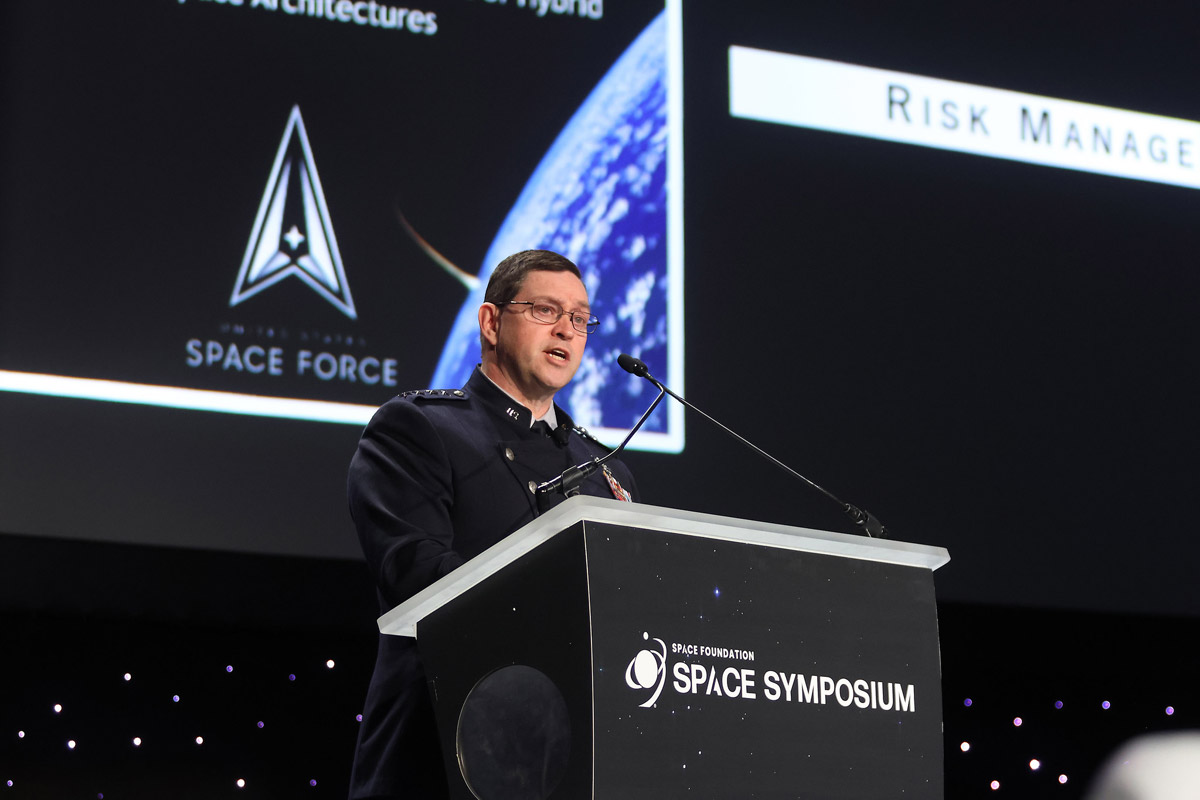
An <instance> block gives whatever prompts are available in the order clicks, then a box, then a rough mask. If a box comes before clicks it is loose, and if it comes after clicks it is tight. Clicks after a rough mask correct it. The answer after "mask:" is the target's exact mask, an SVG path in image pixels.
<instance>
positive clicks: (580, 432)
mask: <svg viewBox="0 0 1200 800" xmlns="http://www.w3.org/2000/svg"><path fill="white" fill-rule="evenodd" d="M571 430H573V431H574V432H575V435H576V436H578V437H579V438H580V439H587V440H588V441H589V442H594V443H595V444H598V445H600V446H601V447H603V448H604V449H605V450H608V451H610V452H611V451H612V448H611V447H609V446H608V445H606V444H605V443H604V442H602V441H600V440H599V439H597V438H596V437H595V436H592V435H591V434H590V433H588V429H587V428H584V427H582V426H580V425H574V426H572V428H571Z"/></svg>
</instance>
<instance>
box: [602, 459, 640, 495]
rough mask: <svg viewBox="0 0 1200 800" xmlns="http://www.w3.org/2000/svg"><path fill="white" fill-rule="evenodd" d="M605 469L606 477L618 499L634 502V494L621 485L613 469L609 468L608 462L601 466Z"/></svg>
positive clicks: (609, 486)
mask: <svg viewBox="0 0 1200 800" xmlns="http://www.w3.org/2000/svg"><path fill="white" fill-rule="evenodd" d="M601 469H602V470H604V479H605V480H606V481H608V488H610V489H612V493H613V497H615V498H617V499H618V500H624V501H625V502H626V503H632V502H633V496H632V495H630V494H629V492H628V491H627V490H626V489H625V487H624V486H622V485H621V482H620V481H618V480H617V478H616V476H615V475H613V474H612V470H611V469H609V468H608V464H605V465H604V466H603V467H601Z"/></svg>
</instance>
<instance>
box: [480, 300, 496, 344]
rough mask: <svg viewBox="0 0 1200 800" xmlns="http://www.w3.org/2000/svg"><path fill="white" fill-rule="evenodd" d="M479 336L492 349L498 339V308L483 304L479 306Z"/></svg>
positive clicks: (490, 304)
mask: <svg viewBox="0 0 1200 800" xmlns="http://www.w3.org/2000/svg"><path fill="white" fill-rule="evenodd" d="M478 317H479V335H480V336H481V337H483V340H484V341H485V342H487V343H488V344H490V345H491V346H492V347H495V346H496V342H497V341H498V340H499V339H500V306H497V305H493V304H492V303H483V304H482V305H480V306H479V314H478Z"/></svg>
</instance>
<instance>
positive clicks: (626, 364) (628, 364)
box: [617, 353, 887, 539]
mask: <svg viewBox="0 0 1200 800" xmlns="http://www.w3.org/2000/svg"><path fill="white" fill-rule="evenodd" d="M617 363H618V364H619V365H620V366H621V369H623V370H625V371H626V372H628V373H630V374H631V375H636V376H638V377H639V378H645V379H646V380H648V381H650V383H652V384H654V385H655V386H656V387H658V390H659V399H661V398H662V395H663V393H666V394H669V395H671V397H673V398H675V399H676V400H678V401H679V402H680V403H683V405H684V406H685V407H687V408H690V409H691V410H692V411H695V412H696V413H697V414H699V415H700V416H702V417H704V418H705V419H706V420H708V421H709V422H711V423H713V424H714V425H716V426H717V427H718V428H720V429H721V430H723V431H725V432H726V433H728V434H729V435H730V436H732V437H733V438H735V439H737V440H738V441H739V442H741V443H742V444H744V445H746V446H747V447H749V448H750V449H751V450H753V451H754V452H756V453H758V454H759V455H760V456H762V457H763V458H765V459H767V460H768V461H770V462H771V463H772V464H774V465H775V466H777V467H779V468H781V469H783V470H784V471H785V472H787V473H789V474H791V475H792V476H794V477H797V478H799V479H800V480H802V481H804V482H805V483H807V484H808V485H809V486H811V487H812V488H814V489H816V490H817V491H818V492H820V493H821V494H823V495H825V496H826V497H828V498H829V499H830V500H832V501H833V502H835V503H837V504H838V506H839V507H840V508H841V509H842V511H844V512H845V513H846V514H847V515H848V516H849V517H850V519H851V520H853V521H854V524H855V525H857V526H858V527H859V528H860V529H861V530H862V532H863V533H864V534H866V535H867V536H870V537H873V538H876V539H886V538H887V528H886V527H885V526H884V524H883V523H882V522H880V521H879V520H878V519H876V518H875V517H874V515H872V514H871V512H869V511H864V510H862V509H861V508H858V507H857V506H853V505H851V504H850V503H846V502H843V501H841V500H839V499H838V498H837V497H835V496H834V495H833V494H832V493H831V492H829V491H828V490H827V489H825V488H824V487H822V486H819V485H817V484H816V483H813V482H812V481H810V480H809V479H808V478H806V477H804V476H803V475H801V474H800V473H799V472H797V471H796V470H794V469H792V468H791V467H789V466H788V465H787V464H785V463H783V462H782V461H780V460H779V459H778V458H776V457H775V456H773V455H771V454H770V453H768V452H767V451H766V450H763V449H762V448H761V447H759V446H758V445H756V444H755V443H754V442H752V441H750V440H749V439H747V438H746V437H744V436H741V435H740V434H738V433H737V432H735V431H733V430H731V429H730V428H729V427H727V426H726V425H724V424H722V423H720V422H718V421H717V420H715V419H713V418H712V417H710V416H709V415H708V414H705V413H704V412H703V411H701V410H700V409H699V408H696V406H694V405H692V404H691V403H689V402H688V401H687V400H685V399H684V398H682V397H680V396H679V395H677V394H675V392H672V391H671V390H670V389H668V388H667V387H666V386H663V385H662V384H661V383H659V382H658V380H657V379H655V377H654V376H653V375H651V374H650V369H649V367H647V366H646V364H645V363H644V362H643V361H642V360H641V359H640V358H634V357H633V356H631V355H629V354H627V353H622V354H621V355H620V356H619V357H618V358H617ZM657 404H658V401H657V400H656V401H655V405H657ZM650 408H651V410H653V409H654V406H651V407H650ZM646 413H647V414H649V413H650V412H649V411H647V412H646ZM638 424H639V425H641V423H640V422H639V423H638ZM634 430H637V429H636V428H635V429H634ZM632 435H633V434H632V433H631V434H630V436H632ZM625 441H626V442H627V441H629V440H628V439H626V440H625ZM621 446H622V447H624V446H625V445H624V443H622V444H621Z"/></svg>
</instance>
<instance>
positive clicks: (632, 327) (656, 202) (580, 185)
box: [431, 13, 669, 446]
mask: <svg viewBox="0 0 1200 800" xmlns="http://www.w3.org/2000/svg"><path fill="white" fill-rule="evenodd" d="M666 173H667V23H666V14H665V13H663V14H660V15H659V16H658V17H657V18H656V19H655V20H654V21H653V22H651V23H650V25H648V26H647V27H646V29H645V30H644V31H642V33H641V34H640V35H639V36H638V38H637V39H636V40H635V41H634V42H633V44H631V45H630V46H629V47H628V49H626V51H625V52H624V53H623V54H622V55H621V57H620V58H619V59H618V60H617V61H616V62H615V63H614V64H613V66H612V68H611V69H609V71H608V73H607V74H606V75H605V76H604V78H603V79H602V80H601V81H600V83H599V84H597V85H596V87H595V89H593V90H592V92H591V94H590V95H588V97H587V99H586V100H585V101H584V102H583V104H582V105H581V106H580V107H579V109H578V110H577V111H576V112H575V114H574V116H572V117H571V119H570V121H569V122H568V123H567V125H566V126H565V127H564V128H563V130H562V132H561V133H560V134H559V135H558V137H557V138H556V139H555V141H554V144H553V145H552V146H551V147H550V149H549V151H547V153H546V155H545V156H544V157H543V159H542V161H541V163H540V164H539V165H538V168H537V169H536V170H535V171H534V174H533V176H532V177H531V178H530V179H529V181H528V183H526V184H525V188H524V189H523V190H522V192H521V195H520V196H519V197H518V198H517V201H516V203H515V204H514V205H513V207H512V210H511V211H509V213H508V216H507V217H506V218H505V220H504V223H503V225H502V226H501V227H500V231H499V233H497V235H496V238H495V239H494V240H493V241H492V244H491V246H490V247H489V249H488V252H487V256H486V257H485V258H484V262H483V266H482V268H481V270H480V272H479V280H480V285H479V287H478V288H476V289H475V290H473V291H472V292H471V294H470V295H469V296H468V297H467V299H466V301H465V302H464V303H463V306H462V309H461V310H460V311H459V313H458V316H457V317H456V319H455V322H454V326H453V328H452V329H451V331H450V334H449V336H448V337H447V339H446V344H445V347H444V348H443V350H442V355H441V359H440V360H439V362H438V366H437V370H436V372H435V373H434V376H433V382H432V384H431V385H433V386H439V387H453V386H461V385H463V384H464V383H466V381H467V378H468V377H470V374H471V371H472V370H473V369H474V367H475V365H476V364H477V363H478V362H479V327H478V323H477V321H476V310H477V309H478V308H479V304H480V303H482V302H483V295H484V290H485V288H486V286H487V280H488V277H489V276H490V275H491V271H492V269H493V268H494V267H495V265H496V264H498V263H499V262H500V261H501V260H503V259H504V258H505V257H506V256H508V255H511V254H512V253H515V252H518V251H520V250H530V249H544V250H553V251H555V252H558V253H562V254H563V255H565V256H566V257H567V258H569V259H571V260H572V261H574V262H575V263H576V264H577V265H579V269H580V271H581V272H582V273H583V280H584V284H585V285H586V286H587V289H588V295H589V298H590V300H591V306H592V312H593V313H595V314H596V316H598V317H599V318H600V321H601V322H600V328H599V329H598V330H597V332H596V333H594V334H592V335H591V336H590V337H589V338H588V343H587V349H586V351H585V353H584V358H583V361H582V363H581V364H580V366H579V371H578V372H577V373H576V375H575V380H574V381H573V382H572V383H571V384H570V385H569V386H568V387H567V388H566V390H564V391H563V392H560V393H559V396H558V398H557V400H558V402H559V403H560V404H562V405H564V407H566V408H567V410H568V412H569V413H570V414H571V415H572V416H573V417H574V419H575V421H576V423H577V424H580V425H584V426H586V427H588V428H592V429H595V428H609V429H628V428H631V427H632V426H633V424H634V423H635V422H636V421H637V419H638V417H639V416H641V414H642V412H644V411H645V410H646V408H647V406H648V405H649V403H650V401H651V399H652V398H653V397H654V395H655V394H656V392H655V391H654V390H653V387H651V386H649V384H648V383H647V382H646V381H645V380H643V379H641V378H636V377H634V376H632V375H630V374H629V373H627V372H625V371H624V370H622V369H621V368H620V366H618V364H617V356H618V355H620V354H621V353H623V352H625V353H629V354H631V355H633V356H635V357H637V358H640V359H642V360H643V361H644V362H645V363H646V365H647V366H648V367H649V368H650V371H651V372H652V373H653V374H655V375H660V376H665V374H666V368H667V352H668V344H669V341H668V335H667V333H668V325H667V301H668V285H667V252H666V250H667V180H666ZM564 395H565V396H564ZM666 428H667V415H666V414H664V413H662V409H661V408H660V409H659V410H658V411H656V413H655V414H654V415H652V416H651V418H650V419H649V420H648V421H647V422H646V424H645V426H644V427H643V428H642V430H643V431H660V432H661V431H665V430H666ZM636 442H637V439H636V437H635V439H634V442H632V443H631V446H633V445H636ZM609 444H615V442H609Z"/></svg>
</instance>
